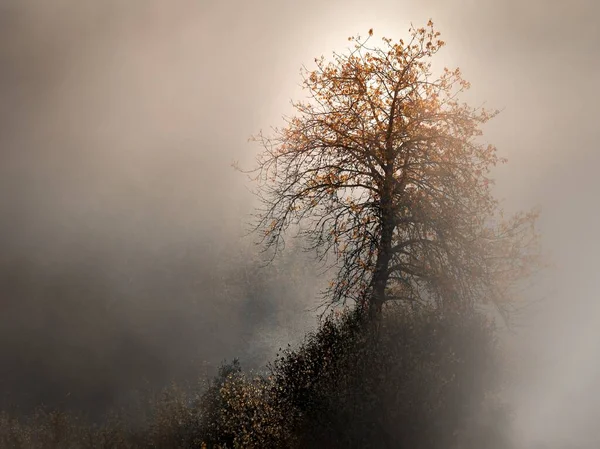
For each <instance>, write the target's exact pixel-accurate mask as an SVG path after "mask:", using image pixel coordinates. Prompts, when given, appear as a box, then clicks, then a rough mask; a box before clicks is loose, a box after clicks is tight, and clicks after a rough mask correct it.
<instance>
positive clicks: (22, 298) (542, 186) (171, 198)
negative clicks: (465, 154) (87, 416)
mask: <svg viewBox="0 0 600 449" xmlns="http://www.w3.org/2000/svg"><path fill="white" fill-rule="evenodd" d="M599 13H600V5H597V4H596V2H594V0H573V1H570V2H563V1H556V0H546V1H544V0H527V1H517V0H505V1H502V2H494V1H492V0H485V1H483V0H479V1H470V0H452V1H442V0H422V1H419V2H416V1H409V0H404V1H401V0H398V1H384V0H373V1H372V2H369V4H368V6H367V4H366V3H365V2H358V1H334V0H332V1H328V2H319V1H316V0H307V1H303V2H294V1H266V0H262V1H255V2H241V1H236V2H233V1H203V0H195V1H192V0H177V1H171V2H166V1H164V2H161V1H158V0H148V1H142V0H129V1H117V0H105V1H92V0H88V1H76V0H52V1H43V0H0V245H1V246H0V249H1V252H0V385H1V389H0V402H1V403H2V404H1V405H9V404H18V405H20V406H21V407H24V408H28V407H32V406H34V405H37V404H39V403H41V402H45V403H48V404H53V405H59V406H66V407H75V408H82V409H87V410H91V411H94V410H102V409H104V408H105V407H108V406H111V405H115V404H119V403H122V402H126V401H127V398H128V396H127V395H128V393H129V392H130V391H131V389H132V388H133V387H136V386H137V385H139V383H140V382H141V380H142V379H146V380H148V381H150V383H152V384H154V385H158V386H160V385H164V384H166V383H167V382H169V381H171V380H182V379H183V380H186V379H192V378H194V376H198V375H199V374H201V373H202V372H203V370H207V371H210V369H212V368H211V367H214V365H215V364H218V363H219V362H220V361H222V360H223V359H226V358H227V359H230V358H232V357H236V356H239V357H240V358H242V360H243V361H245V362H246V363H247V364H248V365H250V366H260V365H261V364H263V363H264V362H266V361H267V360H268V359H269V358H270V357H272V355H273V353H274V351H276V350H277V348H278V347H279V346H282V345H286V344H287V343H293V342H295V341H298V339H300V338H301V336H302V335H303V333H304V332H305V331H306V330H307V329H308V328H309V327H310V326H313V325H314V323H315V316H316V313H315V312H314V307H315V306H316V305H317V300H318V298H317V293H318V285H319V282H320V280H321V279H320V278H319V277H318V276H317V273H316V271H315V268H314V266H313V264H312V263H311V262H310V259H309V258H308V257H307V256H305V255H304V254H302V253H301V252H300V251H297V250H295V249H294V248H290V249H288V251H287V253H285V254H284V255H283V257H282V259H281V260H280V261H278V263H277V264H276V265H275V266H272V267H269V268H266V269H261V268H260V265H261V264H260V255H259V254H258V248H256V247H254V246H253V245H252V241H253V239H252V238H247V237H244V232H245V231H246V230H247V226H246V225H245V224H246V223H247V222H248V221H249V220H250V216H249V214H250V213H251V212H252V208H253V205H254V199H253V197H252V195H251V194H250V192H249V190H248V189H249V188H250V187H251V183H249V182H248V180H247V178H246V177H245V176H244V175H242V174H240V173H239V172H236V171H235V170H233V169H232V168H231V167H230V164H231V163H232V162H233V161H240V164H241V165H242V166H246V167H249V166H251V164H252V161H253V157H254V155H255V154H256V152H257V151H258V150H259V148H257V147H255V146H254V145H252V144H248V143H247V138H248V137H249V136H250V135H251V134H253V133H256V132H257V131H259V130H260V129H261V128H263V129H267V128H268V127H269V126H271V125H278V124H281V120H280V117H281V115H282V114H283V113H286V112H289V110H290V109H289V99H291V98H298V96H299V95H300V94H301V91H300V89H299V87H298V84H299V82H300V77H299V69H300V66H301V65H302V64H307V65H308V66H309V67H310V63H311V62H312V60H313V58H314V57H315V56H319V55H322V54H323V55H325V56H328V55H329V54H330V53H331V51H332V50H344V49H345V48H346V46H347V44H348V43H347V40H346V38H347V37H348V36H350V35H353V34H356V33H361V34H363V35H365V34H366V32H367V30H368V29H369V28H371V27H373V28H374V31H375V36H376V37H380V36H382V35H384V36H388V37H391V38H393V39H398V38H401V37H405V36H406V33H407V28H408V26H409V25H410V22H413V23H414V24H415V25H419V26H420V24H424V23H425V22H426V21H427V19H429V18H430V17H431V18H433V20H434V22H435V24H436V27H437V28H438V29H439V30H440V31H441V32H442V38H443V39H444V40H445V41H446V42H448V45H447V47H445V48H444V49H443V50H442V52H441V53H440V54H439V55H438V57H437V58H436V59H438V60H441V62H442V63H443V64H446V65H449V66H460V67H461V69H462V71H463V73H464V76H465V78H466V79H467V80H469V81H471V82H472V85H473V88H472V90H471V92H470V93H469V99H470V100H471V101H472V102H474V103H478V102H481V101H484V100H486V101H487V105H489V106H490V107H497V108H500V109H503V112H502V113H501V114H500V116H498V118H496V119H495V120H494V121H493V122H492V123H490V124H489V125H488V126H487V128H486V139H487V140H489V141H490V142H492V143H494V144H496V145H497V146H498V148H499V151H500V153H501V155H502V156H506V157H508V159H509V164H508V165H505V166H502V167H500V168H499V169H498V170H497V174H496V178H497V193H498V195H499V196H500V197H501V198H505V206H506V209H507V210H509V211H511V210H517V209H522V208H530V207H534V206H539V207H540V208H541V210H542V217H541V223H540V231H541V233H542V236H543V244H544V250H545V251H546V252H547V253H548V255H549V257H550V258H551V260H552V262H553V263H554V267H553V268H552V269H551V270H549V273H548V274H547V275H546V276H544V277H543V278H540V279H539V280H538V283H537V284H536V286H535V288H533V289H532V290H530V291H529V292H528V295H530V298H528V299H530V300H531V301H534V300H536V301H537V300H539V299H544V301H543V302H541V303H537V304H536V307H534V308H533V309H534V312H535V313H532V314H531V315H528V316H527V319H526V320H523V321H525V322H526V324H527V326H526V327H524V328H521V329H519V331H518V333H516V334H512V335H511V336H510V337H509V338H508V341H509V344H510V347H511V349H512V351H513V356H514V360H515V363H516V364H517V366H518V368H519V373H520V377H519V382H518V383H516V384H515V385H514V388H513V391H512V394H513V396H514V404H515V407H516V410H515V412H516V414H517V417H518V420H517V423H518V430H519V432H520V433H521V437H522V439H523V440H524V441H543V440H548V441H550V440H557V439H558V440H561V441H562V440H564V441H577V442H592V443H597V442H598V441H600V429H598V428H597V425H596V422H595V421H596V420H595V417H596V416H598V413H600V388H599V387H600V356H599V355H598V347H600V326H598V323H599V321H600V303H599V302H598V301H597V291H598V288H599V286H600V285H599V284H600V281H598V278H599V277H598V274H597V269H598V267H600V263H599V262H600V261H599V259H600V256H599V254H600V251H599V250H600V240H599V239H598V237H597V231H598V229H600V212H599V209H598V206H599V200H598V195H599V194H600V178H599V177H598V176H597V174H596V171H597V170H598V167H599V166H600V148H599V147H598V139H599V138H600V128H599V127H598V123H597V122H598V117H599V114H598V105H599V104H600V94H599V92H598V87H597V81H598V80H599V79H600V60H599V57H598V56H597V55H598V46H599V44H600V31H599V30H600V28H599V27H598V25H597V17H598V14H599ZM533 309H532V310H533Z"/></svg>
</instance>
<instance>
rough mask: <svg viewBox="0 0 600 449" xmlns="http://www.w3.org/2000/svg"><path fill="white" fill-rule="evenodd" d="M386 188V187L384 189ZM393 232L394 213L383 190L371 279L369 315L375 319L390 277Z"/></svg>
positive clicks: (389, 194) (383, 300)
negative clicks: (379, 231) (377, 245)
mask: <svg viewBox="0 0 600 449" xmlns="http://www.w3.org/2000/svg"><path fill="white" fill-rule="evenodd" d="M386 190H388V189H386ZM393 234H394V214H393V205H392V196H391V193H388V192H387V191H384V195H382V198H381V239H380V241H379V251H378V253H377V260H376V262H375V272H374V273H373V278H372V280H371V297H370V302H369V315H370V317H371V319H375V320H377V319H378V318H379V317H380V316H381V310H382V307H383V303H384V302H385V300H386V298H385V289H386V287H387V283H388V280H389V277H390V274H389V271H388V270H389V265H390V260H391V258H392V237H393Z"/></svg>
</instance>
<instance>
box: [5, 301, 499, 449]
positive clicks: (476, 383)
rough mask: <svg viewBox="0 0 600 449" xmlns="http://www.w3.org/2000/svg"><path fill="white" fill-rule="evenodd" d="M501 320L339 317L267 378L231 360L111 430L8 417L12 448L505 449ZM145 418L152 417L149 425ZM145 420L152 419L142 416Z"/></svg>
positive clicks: (416, 314) (282, 357)
mask: <svg viewBox="0 0 600 449" xmlns="http://www.w3.org/2000/svg"><path fill="white" fill-rule="evenodd" d="M497 363H498V360H497V352H496V350H495V337H494V332H493V326H492V324H491V323H490V322H489V321H487V320H486V319H484V317H483V316H482V315H480V314H478V313H476V312H473V311H469V310H466V309H465V310H463V311H460V312H452V313H442V312H441V311H440V310H438V309H435V308H417V309H408V308H390V309H389V310H387V311H386V313H385V314H384V317H383V319H382V321H381V323H380V325H379V327H377V328H375V327H373V326H365V325H364V321H363V319H362V317H361V315H360V314H358V313H357V312H355V311H346V312H344V313H339V314H337V315H335V316H334V315H331V316H329V317H328V318H327V319H326V320H324V321H323V323H322V325H321V326H320V327H319V329H318V330H317V331H316V332H315V333H312V334H309V335H308V336H307V337H306V339H305V341H304V342H303V343H302V344H301V345H300V346H299V347H298V348H291V347H288V348H287V349H285V350H282V351H281V352H280V354H279V356H278V357H277V358H276V360H275V361H274V362H273V363H272V364H270V365H269V367H268V369H267V370H266V371H265V372H263V373H260V374H259V373H256V374H252V373H246V372H244V371H243V370H242V368H241V366H240V364H239V362H238V361H237V360H234V361H233V363H231V364H226V365H223V366H222V367H221V369H220V371H219V374H218V376H216V377H215V378H214V379H213V380H212V381H211V382H209V383H208V384H203V383H202V382H199V383H198V384H197V385H195V386H191V387H187V388H177V387H172V388H170V389H168V390H166V391H165V392H164V393H163V394H162V395H160V396H157V397H155V398H154V399H152V400H151V401H150V402H148V404H147V405H146V406H144V405H142V404H140V409H139V410H137V411H134V414H133V415H132V414H131V410H130V411H129V413H124V412H121V413H115V414H114V415H111V416H109V417H108V419H107V420H106V421H105V422H104V423H103V424H102V425H101V426H92V425H89V424H88V423H87V422H86V421H85V420H83V419H82V418H79V417H76V416H73V415H67V414H64V413H58V412H51V411H45V410H40V411H39V412H37V413H36V414H34V415H32V416H31V417H29V418H27V419H21V420H17V419H13V418H11V417H10V416H8V415H7V414H4V415H2V417H1V418H0V446H1V447H3V448H23V449H25V448H32V449H35V448H79V447H82V448H150V447H160V448H201V447H203V444H204V445H206V447H207V448H269V447H272V448H278V447H285V448H306V447H314V448H338V447H339V448H354V447H356V448H386V447H395V448H396V447H400V448H402V447H407V448H408V447H410V448H440V447H444V448H453V447H456V448H480V447H486V448H490V449H492V448H504V447H508V446H507V444H508V443H507V438H508V435H509V434H508V430H509V426H508V418H509V414H508V410H507V409H506V407H505V405H503V404H502V403H501V402H499V401H498V399H497V393H498V392H499V391H500V387H501V382H500V381H501V379H500V378H499V376H498V373H499V370H498V368H497ZM142 418H143V419H142ZM140 419H142V420H141V421H140Z"/></svg>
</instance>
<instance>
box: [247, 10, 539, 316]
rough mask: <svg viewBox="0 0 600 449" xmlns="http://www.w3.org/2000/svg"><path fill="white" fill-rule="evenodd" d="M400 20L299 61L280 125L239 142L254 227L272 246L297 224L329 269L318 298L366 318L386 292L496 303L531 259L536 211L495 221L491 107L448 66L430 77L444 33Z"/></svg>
mask: <svg viewBox="0 0 600 449" xmlns="http://www.w3.org/2000/svg"><path fill="white" fill-rule="evenodd" d="M409 31H410V36H411V37H410V40H409V41H408V42H404V41H403V40H399V41H398V42H396V43H394V42H392V40H390V39H387V38H382V41H383V48H371V47H370V46H368V41H369V40H370V38H371V37H372V34H373V32H372V30H369V36H368V37H367V38H366V39H361V37H360V36H356V37H352V38H349V40H350V41H352V42H354V49H351V50H350V52H349V53H347V54H337V53H334V55H333V59H332V60H331V61H330V62H326V61H325V59H324V58H323V57H321V58H317V59H315V63H316V68H314V69H313V70H308V69H306V68H304V69H303V87H304V89H305V90H307V91H308V94H309V96H308V99H307V100H306V101H303V102H293V103H292V104H293V107H294V109H295V115H294V116H293V117H286V118H285V121H286V126H285V127H283V128H274V129H273V135H271V136H267V135H265V134H263V133H262V132H261V133H259V134H258V135H257V136H254V137H253V138H252V139H251V140H254V141H257V142H259V143H260V144H261V145H262V147H263V149H264V151H263V152H262V153H261V154H260V156H259V157H258V159H257V163H258V165H257V167H255V169H254V170H252V171H251V172H252V173H254V174H256V178H255V179H256V180H257V181H258V186H259V187H258V190H257V192H256V193H257V195H258V196H259V198H260V199H261V201H262V207H261V208H260V209H259V212H258V214H257V217H256V218H257V223H256V230H258V231H259V232H260V234H261V236H262V238H264V240H262V242H263V243H264V244H265V245H266V248H268V249H271V250H274V253H276V252H277V250H278V249H279V248H280V246H281V244H282V243H283V238H284V235H285V233H286V231H287V230H288V229H289V228H290V226H293V227H298V229H300V231H299V233H300V235H302V236H304V237H306V238H307V241H308V242H310V243H309V245H308V246H309V248H312V249H316V253H317V257H318V258H319V260H321V261H323V262H324V263H326V264H328V266H329V267H333V268H336V269H337V276H336V277H335V279H334V280H333V281H332V283H331V285H330V288H329V289H328V290H327V291H326V292H324V293H325V295H326V298H327V300H328V301H330V302H331V303H336V302H345V301H346V300H355V301H358V303H359V304H361V305H365V306H368V307H367V308H368V310H370V312H371V313H372V314H374V315H377V314H379V312H380V311H381V308H382V305H383V304H384V303H385V302H386V301H387V300H390V299H396V300H407V301H419V302H437V303H439V304H442V305H448V306H452V305H456V304H465V302H466V303H473V301H477V300H481V299H486V300H492V301H494V303H495V304H497V305H498V306H500V307H502V305H503V304H507V303H508V302H509V300H510V299H511V297H512V296H511V287H512V286H514V285H515V283H516V282H518V281H519V279H522V278H523V277H524V276H526V275H528V274H529V271H530V269H531V268H532V267H533V266H534V265H535V261H536V255H537V250H536V245H535V243H536V234H535V232H534V224H535V221H536V217H537V213H535V212H528V213H520V214H517V215H516V216H514V217H512V218H510V219H508V220H502V211H501V210H500V207H499V204H498V202H497V201H496V199H495V198H494V197H493V195H492V193H491V190H490V186H491V184H492V180H491V179H490V177H489V172H490V169H491V168H492V167H493V166H495V165H496V164H497V163H499V162H503V161H504V160H503V159H501V158H499V156H498V155H497V152H496V148H495V147H494V146H492V145H487V144H483V143H481V142H479V141H478V137H479V136H481V134H482V132H481V125H483V124H485V123H486V122H487V121H488V120H490V119H491V118H492V117H494V116H495V115H496V114H497V111H488V110H486V109H484V108H482V107H477V108H472V107H470V106H468V105H467V104H463V103H461V102H459V98H458V97H459V95H460V94H461V93H462V92H464V91H465V90H467V89H468V88H469V83H468V82H467V81H465V80H464V79H463V78H462V76H461V72H460V70H459V69H456V70H449V69H444V70H443V71H441V74H439V75H434V74H433V71H432V68H431V58H432V57H433V56H434V55H435V54H436V53H437V52H438V50H440V48H441V47H443V46H444V42H443V41H441V40H440V39H439V36H440V33H439V32H437V31H435V30H434V27H433V23H432V22H431V21H429V22H428V24H427V27H426V28H419V29H416V28H413V27H411V28H410V30H409ZM330 256H333V260H334V261H333V262H331V260H332V259H330V258H329V257H330Z"/></svg>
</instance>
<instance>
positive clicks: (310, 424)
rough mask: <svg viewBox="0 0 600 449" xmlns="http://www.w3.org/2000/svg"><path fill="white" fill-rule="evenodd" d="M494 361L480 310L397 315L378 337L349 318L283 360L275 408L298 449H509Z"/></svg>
mask: <svg viewBox="0 0 600 449" xmlns="http://www.w3.org/2000/svg"><path fill="white" fill-rule="evenodd" d="M495 354H496V351H495V339H494V333H493V328H492V326H491V324H490V323H489V322H487V321H486V320H485V319H484V318H483V317H482V316H480V315H478V314H477V313H475V312H469V311H462V312H454V313H442V312H441V311H439V310H436V309H433V308H420V309H418V310H410V309H407V308H395V309H392V310H390V311H388V313H386V315H385V316H384V318H383V320H382V322H381V325H380V326H379V328H377V329H371V328H367V327H365V326H364V325H363V324H362V321H361V318H360V316H359V315H358V314H357V313H354V312H349V313H345V314H343V315H342V317H340V318H333V317H332V318H329V319H328V320H326V321H325V322H324V323H323V325H322V326H321V328H320V329H319V330H318V331H317V332H316V333H315V334H312V335H310V336H309V337H308V338H307V340H306V342H305V343H304V344H303V345H302V346H301V347H300V348H299V349H297V350H291V349H288V350H286V351H284V352H283V353H282V354H281V355H280V356H279V358H278V359H277V360H276V361H275V363H274V364H273V365H272V367H271V369H272V373H273V382H274V385H273V389H274V391H275V393H276V394H275V395H276V399H275V401H276V402H277V403H278V404H279V406H280V407H282V408H283V409H284V410H286V415H287V416H288V419H287V425H288V426H289V427H290V433H291V434H293V435H294V437H295V440H296V444H297V445H298V446H297V447H328V448H336V447H339V448H342V447H343V448H354V447H356V448H386V447H394V448H402V447H407V448H432V449H433V448H442V447H443V448H452V447H461V448H466V447H473V448H475V447H477V448H479V447H482V446H481V445H480V444H481V442H482V441H485V444H484V447H486V448H490V449H491V448H493V447H503V446H502V445H503V444H505V442H504V441H503V438H504V436H505V432H504V433H502V435H493V434H492V432H491V431H489V430H490V428H496V424H499V423H498V422H497V421H496V415H499V416H502V417H506V412H505V410H504V409H503V408H502V407H501V404H499V402H497V401H494V400H492V397H493V393H494V392H495V391H497V388H498V386H499V383H498V381H499V379H498V378H497V375H496V374H497V372H498V370H497V363H496V360H495V358H494V357H495ZM486 419H487V421H486ZM489 419H493V420H494V423H493V425H492V426H491V427H490V426H488V424H489ZM492 437H493V439H494V441H492Z"/></svg>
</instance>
